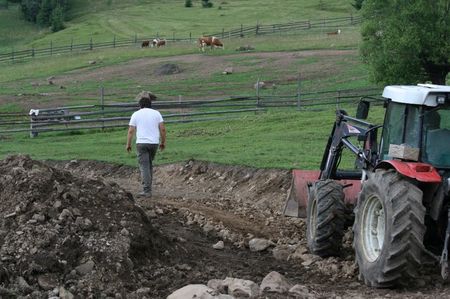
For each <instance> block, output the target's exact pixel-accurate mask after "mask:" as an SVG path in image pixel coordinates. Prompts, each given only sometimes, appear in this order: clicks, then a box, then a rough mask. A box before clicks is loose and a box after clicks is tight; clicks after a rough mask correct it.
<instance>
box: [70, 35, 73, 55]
mask: <svg viewBox="0 0 450 299" xmlns="http://www.w3.org/2000/svg"><path fill="white" fill-rule="evenodd" d="M72 50H73V37H72V38H71V39H70V52H72Z"/></svg>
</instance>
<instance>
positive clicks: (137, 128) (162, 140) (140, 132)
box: [126, 93, 166, 197]
mask: <svg viewBox="0 0 450 299" xmlns="http://www.w3.org/2000/svg"><path fill="white" fill-rule="evenodd" d="M155 99H156V96H155V95H153V94H151V93H149V96H148V97H141V99H140V100H139V107H140V109H139V110H138V111H136V112H134V113H133V115H132V116H131V119H130V123H129V128H128V135H127V146H126V150H127V152H131V141H132V139H133V136H134V134H135V133H136V151H137V157H138V162H139V169H140V171H141V179H142V187H143V190H142V192H140V193H138V195H137V196H138V197H151V196H152V177H153V159H154V158H155V155H156V151H157V150H158V146H159V149H160V150H161V151H163V150H164V148H165V147H166V128H165V126H164V120H163V118H162V116H161V113H159V111H157V110H154V109H151V106H152V101H153V100H155Z"/></svg>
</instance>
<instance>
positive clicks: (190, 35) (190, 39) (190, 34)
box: [189, 32, 192, 42]
mask: <svg viewBox="0 0 450 299" xmlns="http://www.w3.org/2000/svg"><path fill="white" fill-rule="evenodd" d="M189 41H190V42H192V32H189Z"/></svg>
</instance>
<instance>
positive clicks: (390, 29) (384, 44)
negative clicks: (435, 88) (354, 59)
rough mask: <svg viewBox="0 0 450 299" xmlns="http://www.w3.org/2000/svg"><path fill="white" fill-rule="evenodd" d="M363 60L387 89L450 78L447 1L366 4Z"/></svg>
mask: <svg viewBox="0 0 450 299" xmlns="http://www.w3.org/2000/svg"><path fill="white" fill-rule="evenodd" d="M361 11H362V16H363V25H362V30H361V33H362V39H363V42H362V45H361V48H360V52H361V55H362V57H363V60H364V61H365V62H366V63H367V64H368V65H369V68H370V71H371V79H372V80H373V81H375V82H377V83H383V84H413V83H419V82H425V81H431V82H432V83H435V84H445V82H446V77H447V74H448V73H449V72H450V1H449V0H415V1H410V0H364V5H363V6H362V9H361Z"/></svg>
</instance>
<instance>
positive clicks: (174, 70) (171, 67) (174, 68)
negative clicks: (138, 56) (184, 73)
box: [154, 63, 181, 76]
mask: <svg viewBox="0 0 450 299" xmlns="http://www.w3.org/2000/svg"><path fill="white" fill-rule="evenodd" d="M179 73H181V69H180V67H179V66H178V65H176V64H173V63H166V64H163V65H161V66H159V67H157V68H156V69H155V71H154V74H155V75H157V76H163V75H173V74H179Z"/></svg>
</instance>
